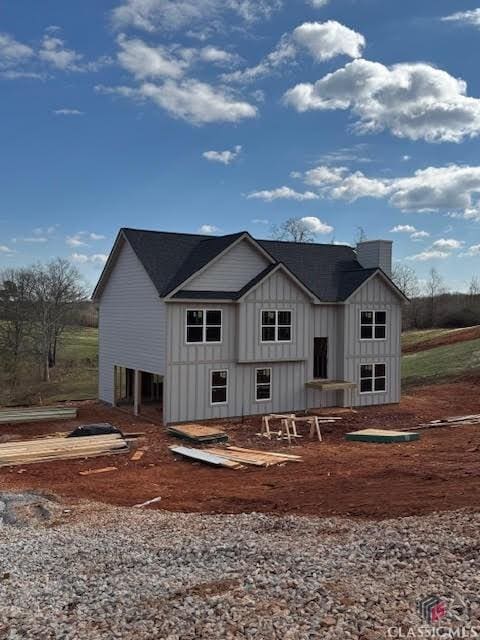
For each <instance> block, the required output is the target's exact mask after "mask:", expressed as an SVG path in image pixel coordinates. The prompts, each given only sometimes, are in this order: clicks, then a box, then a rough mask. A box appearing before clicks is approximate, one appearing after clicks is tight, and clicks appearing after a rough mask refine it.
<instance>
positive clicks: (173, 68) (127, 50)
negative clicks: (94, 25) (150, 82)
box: [117, 35, 188, 80]
mask: <svg viewBox="0 0 480 640" xmlns="http://www.w3.org/2000/svg"><path fill="white" fill-rule="evenodd" d="M118 44H119V46H120V52H119V53H118V54H117V58H118V61H119V63H120V65H121V66H122V67H123V68H124V69H126V70H127V71H129V72H130V73H131V74H132V75H133V76H134V77H135V78H137V79H142V80H143V79H145V78H181V77H182V76H183V74H184V72H185V70H186V68H187V67H188V63H187V62H185V60H181V59H179V58H178V59H176V58H174V57H173V56H172V54H171V53H170V52H169V51H168V49H167V48H166V47H164V46H161V45H160V46H157V47H150V46H148V45H147V44H145V42H143V41H142V40H140V39H138V38H134V39H132V40H128V39H127V38H126V37H125V36H124V35H120V36H119V37H118Z"/></svg>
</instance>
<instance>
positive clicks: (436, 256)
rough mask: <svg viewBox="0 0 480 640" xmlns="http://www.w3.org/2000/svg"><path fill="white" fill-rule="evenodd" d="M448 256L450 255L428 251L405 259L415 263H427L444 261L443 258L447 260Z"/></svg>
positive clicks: (444, 252) (443, 252)
mask: <svg viewBox="0 0 480 640" xmlns="http://www.w3.org/2000/svg"><path fill="white" fill-rule="evenodd" d="M450 255H451V254H450V253H447V252H446V251H435V250H428V251H422V253H417V254H416V255H413V256H408V257H407V258H406V259H407V260H413V261H415V262H427V261H429V260H445V258H448V257H449V256H450Z"/></svg>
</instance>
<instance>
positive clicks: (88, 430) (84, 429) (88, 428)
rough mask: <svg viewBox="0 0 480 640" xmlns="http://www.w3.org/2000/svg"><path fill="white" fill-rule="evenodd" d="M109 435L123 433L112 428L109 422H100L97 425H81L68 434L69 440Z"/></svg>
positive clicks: (116, 428)
mask: <svg viewBox="0 0 480 640" xmlns="http://www.w3.org/2000/svg"><path fill="white" fill-rule="evenodd" d="M110 433H119V434H120V435H121V436H123V433H122V432H121V431H120V429H119V428H118V427H114V426H113V424H110V423H109V422H100V423H98V424H83V425H82V426H81V427H77V428H76V429H74V430H73V431H72V432H71V433H69V434H68V437H69V438H85V437H86V436H106V435H109V434H110Z"/></svg>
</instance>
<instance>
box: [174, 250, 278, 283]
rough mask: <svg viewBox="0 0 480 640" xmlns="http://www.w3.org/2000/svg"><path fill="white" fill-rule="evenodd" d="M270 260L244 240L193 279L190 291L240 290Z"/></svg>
mask: <svg viewBox="0 0 480 640" xmlns="http://www.w3.org/2000/svg"><path fill="white" fill-rule="evenodd" d="M268 264H269V262H268V260H267V259H266V258H265V256H263V255H262V254H261V253H260V252H259V251H258V250H257V249H255V247H253V246H252V244H251V243H250V242H249V241H248V240H242V241H241V242H239V243H238V244H236V245H235V246H234V247H232V248H231V249H230V250H229V251H228V252H227V253H226V254H225V255H224V256H222V257H221V258H220V259H219V260H217V261H216V262H214V263H213V264H212V265H211V266H210V267H208V268H207V269H206V270H205V271H204V272H203V273H201V274H199V275H198V276H197V277H196V278H194V279H193V280H191V281H190V282H189V283H188V284H187V285H185V289H188V290H189V291H239V290H240V289H241V288H242V287H243V286H244V285H246V284H247V283H248V282H250V280H252V279H253V278H254V277H255V276H256V275H258V274H259V273H261V272H262V271H263V270H264V269H265V268H266V267H267V266H268Z"/></svg>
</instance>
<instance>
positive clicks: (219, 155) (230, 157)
mask: <svg viewBox="0 0 480 640" xmlns="http://www.w3.org/2000/svg"><path fill="white" fill-rule="evenodd" d="M241 151H242V147H241V145H239V144H237V146H236V147H234V148H233V149H232V150H226V151H204V152H203V153H202V156H203V157H204V158H205V159H206V160H210V162H220V163H222V164H230V163H231V162H233V161H234V160H236V158H238V156H239V155H240V153H241Z"/></svg>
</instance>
